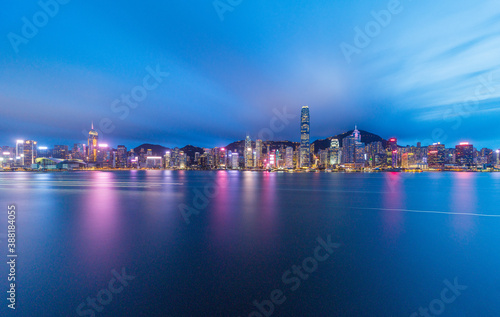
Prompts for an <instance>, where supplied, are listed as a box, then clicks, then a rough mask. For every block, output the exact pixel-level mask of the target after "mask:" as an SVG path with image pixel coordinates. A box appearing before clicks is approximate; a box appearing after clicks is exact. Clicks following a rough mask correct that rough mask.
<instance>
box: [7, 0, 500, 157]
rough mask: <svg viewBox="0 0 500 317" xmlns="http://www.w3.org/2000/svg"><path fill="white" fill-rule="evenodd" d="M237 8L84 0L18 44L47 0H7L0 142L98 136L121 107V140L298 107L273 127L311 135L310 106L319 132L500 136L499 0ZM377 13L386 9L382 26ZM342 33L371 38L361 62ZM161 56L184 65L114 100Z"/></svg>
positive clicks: (428, 137) (115, 121)
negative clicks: (302, 117) (304, 112)
mask: <svg viewBox="0 0 500 317" xmlns="http://www.w3.org/2000/svg"><path fill="white" fill-rule="evenodd" d="M42 2H47V3H50V2H51V1H48V0H42ZM219 3H225V4H226V5H227V3H228V2H226V1H224V0H221V2H219ZM232 3H237V1H233V2H232ZM52 8H53V7H52ZM226 8H227V7H226ZM231 9H232V10H231V11H225V12H224V13H223V14H222V16H223V18H224V19H223V21H222V20H221V19H220V14H219V13H220V12H219V13H218V12H217V10H216V8H215V7H214V4H213V2H212V1H183V2H174V3H164V2H160V1H151V2H150V3H139V2H136V1H127V0H124V1H120V2H114V3H103V2H98V1H77V0H72V1H69V2H68V3H66V4H64V5H59V8H58V12H56V13H55V14H53V15H54V16H53V17H49V18H48V20H47V21H46V23H45V21H43V20H40V21H41V22H40V21H39V23H41V24H40V25H42V26H41V27H40V28H38V33H37V34H36V35H35V36H33V37H32V38H29V39H28V38H26V41H25V42H23V43H17V44H15V45H12V43H11V42H12V37H13V35H12V34H16V35H17V36H23V33H22V28H23V25H24V21H23V17H26V18H27V19H28V21H33V18H34V16H35V17H38V18H40V16H41V15H40V14H38V15H37V13H38V12H40V11H41V10H42V8H41V6H40V5H39V4H38V3H37V2H36V1H23V2H17V1H12V0H9V1H7V2H6V3H5V5H4V8H3V13H2V17H1V19H0V35H2V38H1V40H0V69H1V76H0V117H1V119H0V120H1V121H0V145H13V144H14V143H15V140H16V139H35V140H39V142H40V143H44V144H46V145H49V146H51V145H54V144H73V143H76V142H82V141H84V137H83V134H82V130H83V129H88V128H89V125H90V122H91V121H94V122H96V125H98V123H99V122H101V120H103V119H106V120H109V122H111V123H112V125H113V126H114V129H113V131H112V132H108V133H102V135H101V138H102V140H103V141H104V142H106V143H109V144H112V145H117V144H125V145H127V146H137V145H139V144H141V143H144V142H149V143H158V144H163V145H166V146H183V145H185V144H194V145H198V146H206V147H212V146H221V145H226V144H227V143H229V142H231V141H234V140H240V139H243V138H244V137H245V135H246V133H250V135H251V136H252V137H253V138H254V139H255V138H256V137H257V136H258V135H259V132H261V131H263V129H270V128H271V126H270V121H271V120H272V119H273V117H275V116H276V114H275V113H276V111H277V110H279V111H282V109H283V108H284V107H286V109H287V112H289V113H295V114H296V117H295V118H291V119H290V120H289V122H288V123H287V124H284V125H283V126H281V125H280V129H278V130H276V129H275V131H274V133H273V137H274V139H276V140H280V139H288V140H292V141H298V140H299V139H300V137H299V114H300V108H301V106H302V105H308V106H309V107H310V109H311V134H312V135H311V137H312V139H316V138H324V137H327V136H331V135H335V134H338V133H342V132H345V131H346V130H349V129H352V128H353V127H354V125H355V124H357V125H358V127H359V128H360V129H362V130H367V131H370V132H373V133H376V134H379V135H380V136H382V137H384V138H388V137H393V136H394V137H397V138H398V139H400V144H403V145H406V144H415V143H416V142H417V141H421V142H423V143H424V144H428V143H430V142H437V141H442V142H444V143H446V145H447V146H450V147H452V146H454V145H455V144H456V143H457V142H460V141H470V142H473V143H474V145H475V146H476V147H478V148H481V147H490V148H495V149H498V148H500V137H499V134H498V132H496V131H497V122H498V121H499V119H500V65H499V61H500V59H499V56H500V36H499V34H500V10H499V9H498V3H496V2H495V1H480V2H475V1H450V0H444V1H439V2H437V1H428V0H421V1H409V0H406V1H400V2H399V3H398V2H397V1H378V0H376V1H373V0H372V1H365V0H362V1H356V2H348V1H332V0H330V1H321V0H318V1H291V0H287V1H284V0H276V1H272V2H270V1H261V0H254V1H241V3H240V4H239V5H236V6H234V7H231ZM382 10H384V12H386V11H387V12H390V11H391V10H392V11H394V13H390V18H388V16H387V15H384V14H383V13H382V14H381V13H380V12H381V11H382ZM372 12H376V14H375V16H377V15H378V16H381V17H382V18H384V19H383V20H382V22H377V23H378V25H379V29H377V26H376V25H375V24H374V23H373V22H374V21H376V18H375V17H374V15H373V13H372ZM396 12H397V13H396ZM42 18H43V16H42ZM389 19H390V21H389ZM382 24H383V25H382ZM367 26H368V27H369V28H368V30H371V32H372V33H371V35H373V37H372V38H369V43H368V45H363V46H366V47H363V48H359V47H356V46H355V45H356V41H355V40H356V39H355V36H356V31H355V29H356V28H359V29H360V30H363V33H366V27H367ZM370 27H372V28H371V29H370ZM364 44H366V43H364ZM341 45H351V47H353V48H355V49H356V53H353V54H352V55H350V56H349V59H350V62H348V60H347V59H346V56H345V54H344V53H343V51H342V49H341ZM15 48H16V49H17V50H18V52H16V50H15ZM148 67H150V68H152V69H155V68H156V67H159V69H160V70H161V72H168V74H169V75H168V77H164V78H162V82H161V83H159V84H158V86H157V87H156V88H155V89H152V90H150V91H147V96H146V97H145V99H144V100H142V101H141V102H137V103H136V104H137V105H136V106H135V108H131V107H129V109H128V110H129V113H128V115H127V116H122V115H123V114H124V113H123V112H116V111H115V112H114V111H113V109H112V106H111V105H112V104H113V102H114V101H115V100H117V99H120V98H121V96H122V95H127V94H130V93H131V92H132V91H133V90H134V89H135V88H137V87H139V88H140V87H141V86H142V85H143V79H144V78H145V76H147V75H148V74H149V73H148V71H147V68H148ZM150 80H151V83H153V80H152V79H150ZM124 105H125V104H123V103H122V104H121V106H122V107H123V106H124ZM120 116H121V117H124V118H123V119H122V118H120Z"/></svg>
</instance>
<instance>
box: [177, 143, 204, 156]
mask: <svg viewBox="0 0 500 317" xmlns="http://www.w3.org/2000/svg"><path fill="white" fill-rule="evenodd" d="M180 150H181V151H184V153H186V155H187V156H189V157H191V158H193V159H194V154H195V153H196V152H198V153H200V155H201V154H203V153H205V151H204V150H203V149H202V148H201V147H196V146H193V145H186V146H185V147H183V148H182V149H180Z"/></svg>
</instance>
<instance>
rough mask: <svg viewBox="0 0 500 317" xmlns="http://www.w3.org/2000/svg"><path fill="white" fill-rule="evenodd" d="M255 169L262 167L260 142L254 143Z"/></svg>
mask: <svg viewBox="0 0 500 317" xmlns="http://www.w3.org/2000/svg"><path fill="white" fill-rule="evenodd" d="M254 165H255V167H262V140H260V139H259V140H257V141H256V142H255V164H254Z"/></svg>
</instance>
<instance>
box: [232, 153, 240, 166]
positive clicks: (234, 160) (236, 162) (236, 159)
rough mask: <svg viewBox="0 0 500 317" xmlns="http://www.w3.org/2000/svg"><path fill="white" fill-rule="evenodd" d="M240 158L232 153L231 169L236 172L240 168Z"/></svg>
mask: <svg viewBox="0 0 500 317" xmlns="http://www.w3.org/2000/svg"><path fill="white" fill-rule="evenodd" d="M239 160H240V156H239V154H238V152H234V153H232V156H231V167H232V169H233V170H237V169H239V168H240V161H239Z"/></svg>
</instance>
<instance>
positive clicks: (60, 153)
mask: <svg viewBox="0 0 500 317" xmlns="http://www.w3.org/2000/svg"><path fill="white" fill-rule="evenodd" d="M68 155H69V151H68V146H67V145H54V150H53V152H52V157H54V158H59V159H63V160H65V159H67V158H68Z"/></svg>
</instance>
